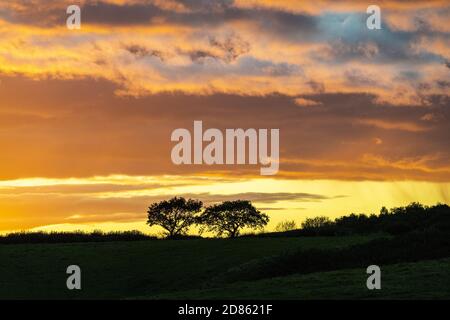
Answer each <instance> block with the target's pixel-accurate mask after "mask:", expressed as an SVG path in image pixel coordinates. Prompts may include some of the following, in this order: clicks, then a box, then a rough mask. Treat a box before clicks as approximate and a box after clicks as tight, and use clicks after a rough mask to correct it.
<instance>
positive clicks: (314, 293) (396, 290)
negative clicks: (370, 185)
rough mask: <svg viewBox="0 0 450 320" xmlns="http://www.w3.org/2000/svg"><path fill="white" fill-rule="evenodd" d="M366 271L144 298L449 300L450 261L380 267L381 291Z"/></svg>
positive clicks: (308, 275) (297, 277)
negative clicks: (368, 284)
mask: <svg viewBox="0 0 450 320" xmlns="http://www.w3.org/2000/svg"><path fill="white" fill-rule="evenodd" d="M367 276H368V275H367V274H366V270H365V269H349V270H340V271H333V272H321V273H312V274H305V275H292V276H286V277H278V278H272V279H265V280H259V281H252V282H237V283H233V284H230V285H227V286H224V287H219V288H211V289H197V290H190V291H182V292H174V293H169V294H162V295H156V296H146V297H142V298H146V299H271V300H272V299H288V300H295V299H302V300H303V299H306V300H308V299H450V259H440V260H430V261H421V262H415V263H402V264H396V265H389V266H384V267H382V268H381V283H382V287H381V290H368V289H367V287H366V280H367Z"/></svg>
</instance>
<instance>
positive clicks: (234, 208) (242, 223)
mask: <svg viewBox="0 0 450 320" xmlns="http://www.w3.org/2000/svg"><path fill="white" fill-rule="evenodd" d="M268 222H269V217H268V216H267V215H266V214H264V213H261V212H260V211H258V210H257V209H256V208H255V207H254V206H253V205H252V204H251V202H250V201H246V200H236V201H225V202H222V203H220V204H215V205H212V206H210V207H207V208H206V209H205V211H204V212H203V213H202V215H201V216H200V218H199V223H200V224H202V227H201V232H203V231H204V230H208V231H210V232H215V233H216V234H217V235H218V236H222V235H223V234H226V235H227V236H228V237H230V238H235V237H237V236H238V235H239V233H240V229H242V228H245V227H248V228H253V229H261V228H263V227H264V226H265V225H267V223H268Z"/></svg>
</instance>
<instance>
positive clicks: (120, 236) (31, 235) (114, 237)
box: [0, 231, 157, 244]
mask: <svg viewBox="0 0 450 320" xmlns="http://www.w3.org/2000/svg"><path fill="white" fill-rule="evenodd" d="M156 239H157V238H156V237H155V236H149V235H146V234H143V233H142V232H140V231H124V232H102V231H94V232H90V233H87V232H81V231H77V232H14V233H9V234H7V235H4V236H0V244H19V243H69V242H106V241H142V240H156Z"/></svg>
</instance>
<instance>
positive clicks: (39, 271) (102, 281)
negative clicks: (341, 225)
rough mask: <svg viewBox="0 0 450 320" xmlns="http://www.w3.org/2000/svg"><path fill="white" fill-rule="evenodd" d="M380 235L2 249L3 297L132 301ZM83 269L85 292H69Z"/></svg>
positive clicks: (0, 293) (0, 295) (0, 289)
mask: <svg viewBox="0 0 450 320" xmlns="http://www.w3.org/2000/svg"><path fill="white" fill-rule="evenodd" d="M375 237H377V236H355V237H331V238H327V237H317V238H242V239H233V240H226V239H199V240H178V241H173V240H166V241H138V242H107V243H71V244H20V245H0V299H67V298H95V299H101V298H129V297H136V296H155V295H162V294H169V293H173V292H175V291H183V290H191V289H195V288H197V289H200V288H203V287H204V286H205V284H207V283H208V281H209V280H210V279H212V278H213V277H215V276H217V275H218V274H220V273H223V272H225V271H227V270H228V269H230V268H232V267H235V266H237V265H240V264H243V263H246V262H248V261H250V260H254V259H259V258H263V257H267V256H271V255H278V254H281V253H282V252H285V251H289V250H296V249H299V248H304V249H307V248H323V249H328V248H337V247H344V246H349V245H352V244H356V243H361V242H365V241H369V240H371V239H373V238H375ZM71 264H75V265H79V266H80V267H81V270H82V290H80V291H77V290H74V291H69V290H67V289H66V279H67V276H68V275H66V273H65V271H66V268H67V266H69V265H71Z"/></svg>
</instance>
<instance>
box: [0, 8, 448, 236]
mask: <svg viewBox="0 0 450 320" xmlns="http://www.w3.org/2000/svg"><path fill="white" fill-rule="evenodd" d="M71 4H77V5H79V6H80V7H81V29H79V30H69V29H68V28H67V27H66V19H67V17H68V15H67V14H66V8H67V6H68V5H71ZM370 4H376V5H378V6H379V7H380V8H381V16H382V29H381V30H369V29H368V28H367V26H366V19H367V17H368V14H367V13H366V9H367V7H368V6H369V5H370ZM449 17H450V3H449V1H433V0H423V1H402V0H397V1H376V2H375V3H369V2H367V3H366V2H364V1H334V0H315V1H308V2H306V1H289V0H278V1H269V0H248V1H247V0H217V1H212V0H81V1H56V0H46V1H44V0H9V1H3V0H0V150H1V153H0V233H5V232H9V231H13V230H25V229H45V230H74V229H83V230H92V229H103V230H129V229H139V230H142V231H145V232H150V233H157V232H159V231H160V230H159V229H158V228H149V227H147V226H146V225H145V221H146V208H147V207H148V205H150V204H151V203H152V202H154V201H159V200H162V199H167V198H170V197H172V196H175V195H182V196H186V197H191V198H196V199H200V200H202V201H204V202H205V203H206V204H211V203H215V202H219V201H224V200H233V199H248V200H251V201H252V202H253V203H254V204H255V206H256V207H257V208H258V209H260V210H261V211H263V212H266V213H268V214H269V216H270V218H271V222H270V223H269V225H268V226H267V230H271V229H273V228H274V226H275V225H276V224H277V223H278V222H280V221H283V220H295V221H297V223H300V222H301V221H303V220H304V219H305V218H306V217H311V216H317V215H327V216H330V217H337V216H341V215H344V214H348V213H351V212H355V213H359V212H366V213H370V212H375V213H377V212H379V210H380V208H381V207H382V206H387V207H392V206H400V205H406V204H408V203H410V202H412V201H419V202H422V203H424V204H435V203H437V202H442V203H448V204H450V142H449V138H450V125H449V120H450V95H449V93H450V18H449ZM194 120H201V121H203V126H204V127H206V128H219V129H221V130H224V129H226V128H244V129H247V128H256V129H259V128H267V129H270V128H277V129H280V171H279V172H278V174H277V175H275V176H260V174H259V168H260V165H242V166H235V165H228V166H227V165H223V166H207V165H180V166H177V165H174V164H173V163H172V161H171V157H170V155H171V150H172V148H173V146H174V145H175V144H174V143H173V142H171V141H170V136H171V132H172V131H173V130H175V129H177V128H187V129H192V126H193V121H194Z"/></svg>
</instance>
